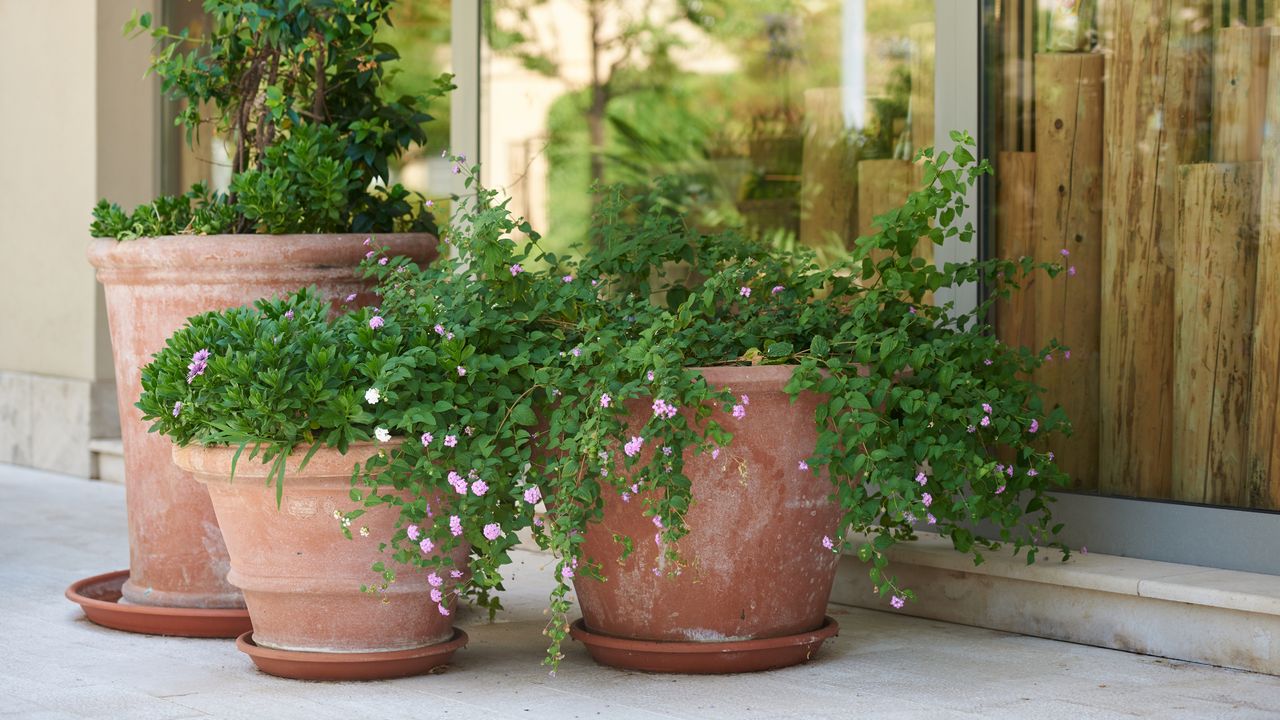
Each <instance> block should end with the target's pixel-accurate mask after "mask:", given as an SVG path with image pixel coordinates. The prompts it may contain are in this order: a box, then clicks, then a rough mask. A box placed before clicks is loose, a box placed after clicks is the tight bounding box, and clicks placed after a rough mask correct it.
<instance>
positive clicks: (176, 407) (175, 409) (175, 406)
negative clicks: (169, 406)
mask: <svg viewBox="0 0 1280 720" xmlns="http://www.w3.org/2000/svg"><path fill="white" fill-rule="evenodd" d="M180 412H182V401H181V400H179V401H178V402H176V403H174V404H173V416H174V417H178V413H180Z"/></svg>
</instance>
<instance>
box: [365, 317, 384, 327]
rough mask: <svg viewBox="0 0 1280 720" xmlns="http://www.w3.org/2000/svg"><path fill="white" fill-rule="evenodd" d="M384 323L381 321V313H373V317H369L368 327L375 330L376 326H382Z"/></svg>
mask: <svg viewBox="0 0 1280 720" xmlns="http://www.w3.org/2000/svg"><path fill="white" fill-rule="evenodd" d="M384 324H385V323H384V322H383V320H382V316H381V315H374V316H373V317H371V318H369V327H370V329H373V330H377V329H378V328H380V327H382V326H383V325H384Z"/></svg>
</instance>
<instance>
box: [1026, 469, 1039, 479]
mask: <svg viewBox="0 0 1280 720" xmlns="http://www.w3.org/2000/svg"><path fill="white" fill-rule="evenodd" d="M1039 474H1040V473H1038V472H1036V469H1035V468H1031V469H1030V470H1028V471H1027V477H1035V476H1037V475H1039Z"/></svg>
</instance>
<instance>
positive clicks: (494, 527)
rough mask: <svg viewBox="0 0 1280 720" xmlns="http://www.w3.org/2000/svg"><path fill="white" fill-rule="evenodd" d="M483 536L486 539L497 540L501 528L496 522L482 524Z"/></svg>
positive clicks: (500, 535) (500, 533)
mask: <svg viewBox="0 0 1280 720" xmlns="http://www.w3.org/2000/svg"><path fill="white" fill-rule="evenodd" d="M484 537H485V539H486V540H497V539H498V538H500V537H502V528H501V527H500V526H499V525H498V523H489V524H488V525H485V526H484Z"/></svg>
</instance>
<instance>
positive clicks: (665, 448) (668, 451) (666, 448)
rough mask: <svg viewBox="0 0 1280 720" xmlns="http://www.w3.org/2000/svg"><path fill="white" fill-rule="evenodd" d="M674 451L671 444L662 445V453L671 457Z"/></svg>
mask: <svg viewBox="0 0 1280 720" xmlns="http://www.w3.org/2000/svg"><path fill="white" fill-rule="evenodd" d="M672 452H673V450H672V449H671V446H670V445H663V446H662V454H663V455H666V456H667V457H671V453H672Z"/></svg>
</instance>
